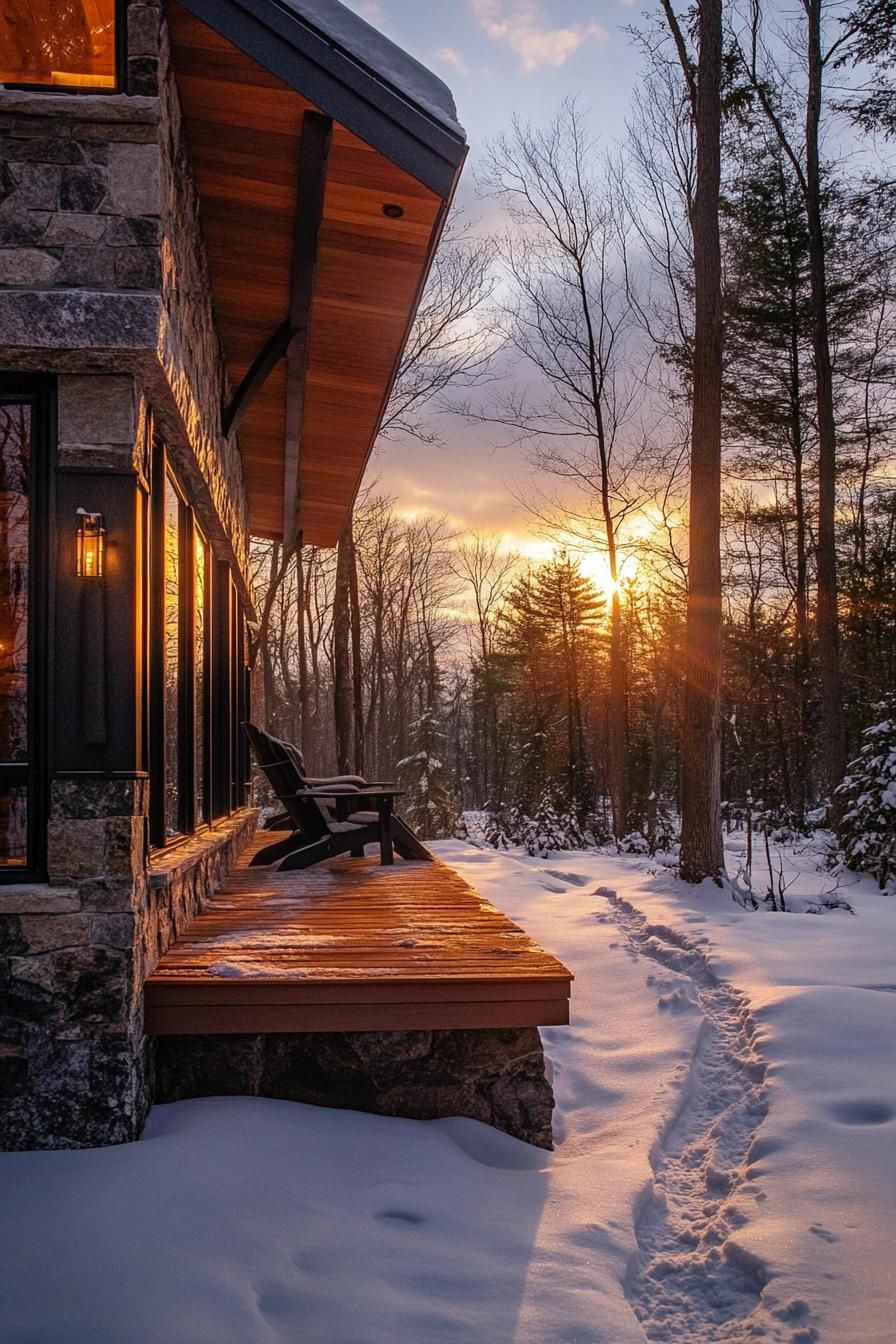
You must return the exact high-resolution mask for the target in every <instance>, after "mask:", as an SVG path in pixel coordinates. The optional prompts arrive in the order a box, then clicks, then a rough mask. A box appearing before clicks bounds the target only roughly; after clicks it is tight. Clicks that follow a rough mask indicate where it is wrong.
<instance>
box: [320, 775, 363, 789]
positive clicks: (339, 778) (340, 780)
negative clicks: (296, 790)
mask: <svg viewBox="0 0 896 1344" xmlns="http://www.w3.org/2000/svg"><path fill="white" fill-rule="evenodd" d="M308 783H309V785H310V786H311V788H312V789H319V788H321V787H322V786H323V785H324V784H351V785H353V786H354V787H355V788H358V789H360V788H365V789H366V787H367V780H366V779H363V778H362V777H361V775H320V776H318V775H315V776H314V777H311V776H309V778H308Z"/></svg>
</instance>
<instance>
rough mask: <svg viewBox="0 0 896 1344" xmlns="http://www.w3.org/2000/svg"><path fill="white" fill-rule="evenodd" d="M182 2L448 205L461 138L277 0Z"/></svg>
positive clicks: (460, 159) (463, 150)
mask: <svg viewBox="0 0 896 1344" xmlns="http://www.w3.org/2000/svg"><path fill="white" fill-rule="evenodd" d="M179 3H180V4H182V5H183V6H184V8H185V9H187V10H189V12H190V13H191V14H193V15H195V17H196V18H198V19H201V20H202V22H203V23H206V24H207V25H208V26H209V27H210V28H212V29H213V30H214V31H215V32H216V33H218V34H219V35H220V36H221V37H224V38H226V39H227V40H228V41H229V42H232V43H233V44H234V45H235V46H237V47H239V48H240V50H241V51H243V52H245V53H246V55H247V56H250V57H251V58H252V59H253V60H255V61H257V62H258V63H259V65H262V66H263V67H264V68H265V69H266V70H268V71H269V72H270V73H271V74H273V75H276V76H277V77H278V79H282V80H283V82H284V83H285V84H288V85H289V86H290V88H293V89H295V91H296V92H297V93H300V94H302V96H303V97H305V98H307V99H308V101H309V102H311V103H313V104H314V105H315V106H316V107H318V108H320V110H321V111H322V112H326V113H327V115H328V116H331V117H333V119H334V120H335V121H338V122H340V123H341V124H342V125H343V126H345V127H346V128H347V129H348V130H350V131H352V132H353V133H354V134H355V135H357V136H359V137H360V138H361V139H362V140H364V141H366V142H367V143H368V144H370V145H371V146H372V147H373V148H374V149H377V150H379V151H380V153H382V154H385V155H386V156H387V157H388V158H389V159H391V160H392V162H393V163H395V164H397V165H398V167H400V168H403V169H404V170H405V172H407V173H409V174H410V175H411V176H412V177H414V178H416V179H417V181H418V182H421V183H422V184H423V185H424V186H426V187H428V188H429V189H430V190H431V191H433V192H435V194H436V195H437V196H439V197H441V199H442V200H443V201H448V200H450V198H451V195H452V194H453V191H454V186H455V183H456V181H457V175H458V172H459V169H460V167H461V165H462V164H463V162H464V159H465V158H466V153H467V145H466V141H465V140H464V138H463V136H462V134H457V135H454V134H452V132H451V130H450V128H449V127H448V126H447V125H446V124H445V123H443V122H442V121H440V120H439V119H437V118H436V117H435V116H434V115H432V114H431V113H429V112H428V111H426V110H425V109H424V108H422V107H420V105H419V104H417V103H415V102H414V101H412V100H411V99H410V98H408V97H407V96H405V95H403V94H401V93H400V91H398V90H397V89H395V88H393V87H392V86H391V85H389V84H387V83H385V82H384V81H383V79H382V78H380V77H379V76H378V75H377V74H376V73H375V72H374V71H372V70H370V69H368V68H367V67H366V66H364V65H363V64H362V63H361V62H360V61H359V60H358V58H357V57H355V56H353V55H351V53H349V52H347V51H345V50H343V49H342V48H341V47H339V46H337V45H336V44H335V43H333V42H331V41H328V40H327V39H326V38H325V37H324V36H322V34H321V33H319V32H318V30H317V29H316V28H314V27H313V26H312V25H311V24H309V23H307V22H306V21H305V20H304V19H302V17H301V16H300V15H299V14H296V13H294V12H293V11H291V10H286V9H284V8H282V7H281V6H280V5H279V4H277V3H276V0H179Z"/></svg>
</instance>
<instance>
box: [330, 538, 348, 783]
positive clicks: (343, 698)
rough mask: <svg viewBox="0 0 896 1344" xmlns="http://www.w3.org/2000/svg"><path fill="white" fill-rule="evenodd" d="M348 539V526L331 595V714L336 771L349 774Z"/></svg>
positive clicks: (337, 556)
mask: <svg viewBox="0 0 896 1344" xmlns="http://www.w3.org/2000/svg"><path fill="white" fill-rule="evenodd" d="M350 536H351V529H350V525H349V524H348V523H347V524H346V527H345V530H344V531H343V533H342V536H341V537H340V538H339V545H338V547H337V548H336V584H335V588H334V592H333V712H334V724H335V729H336V770H337V773H339V774H340V775H347V774H350V773H351V769H352V761H351V756H352V745H353V722H352V720H353V714H352V659H351V541H350V540H349V539H348V538H350Z"/></svg>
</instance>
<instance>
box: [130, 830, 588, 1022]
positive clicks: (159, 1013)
mask: <svg viewBox="0 0 896 1344" xmlns="http://www.w3.org/2000/svg"><path fill="white" fill-rule="evenodd" d="M270 839H271V836H270V834H267V833H259V834H258V835H257V836H256V838H255V839H254V840H253V841H252V843H251V844H250V845H249V846H248V847H247V849H246V850H245V851H244V853H243V855H242V856H241V858H240V860H239V863H238V865H237V867H236V868H235V870H234V872H233V873H232V874H231V876H230V877H229V878H227V879H226V880H225V881H224V882H223V883H222V884H221V886H220V887H219V888H218V890H217V891H216V892H215V894H214V895H213V896H212V898H211V900H210V901H209V903H208V905H207V906H206V908H205V909H204V910H203V911H202V913H201V914H200V915H198V916H197V918H196V919H194V920H193V922H192V923H191V924H190V925H189V926H188V927H187V929H186V930H185V932H184V933H183V934H182V935H181V937H180V938H179V939H178V940H177V942H176V943H175V944H174V945H173V946H172V947H171V948H170V949H169V950H168V952H167V953H166V954H165V956H163V957H162V959H161V961H160V962H159V964H158V966H157V968H156V970H155V972H154V973H153V974H152V975H151V976H150V977H149V979H148V980H147V982H146V1031H147V1033H149V1034H156V1035H181V1034H193V1033H219V1032H250V1033H251V1032H292V1031H296V1032H298V1031H408V1030H421V1031H428V1030H438V1029H448V1028H470V1027H522V1026H548V1025H554V1024H558V1023H566V1022H568V1021H569V993H570V982H571V980H572V976H571V973H570V972H569V971H568V970H567V968H566V967H565V966H564V965H563V964H562V963H561V962H559V961H558V960H557V959H556V958H555V957H553V956H551V955H550V953H548V952H545V951H544V949H543V948H541V947H539V946H538V944H537V943H535V942H533V941H532V939H531V938H530V937H529V936H528V934H526V933H525V932H524V931H523V930H522V929H520V928H519V927H518V926H517V925H516V924H514V923H513V922H512V921H511V920H510V919H508V918H507V916H506V915H504V914H502V913H501V912H500V911H499V910H496V909H495V907H494V906H492V905H491V904H490V903H489V902H488V901H486V900H485V899H484V897H482V896H480V895H479V893H478V892H477V891H476V890H475V889H474V888H473V887H471V886H470V885H469V883H468V882H465V881H464V879H463V878H462V877H460V876H458V874H457V873H455V872H453V871H452V870H451V869H450V868H448V867H447V866H446V865H445V864H443V863H440V862H438V861H437V862H435V863H417V862H412V863H406V862H399V863H397V864H396V865H395V866H394V867H385V868H384V867H381V866H380V864H379V862H378V860H376V859H370V858H364V859H335V860H331V861H330V862H329V863H326V864H321V865H319V866H318V867H316V868H312V869H308V870H305V871H303V872H287V873H280V872H277V871H275V870H271V869H266V868H249V867H248V863H249V860H250V859H251V857H252V855H253V854H254V853H255V852H256V851H257V850H258V849H259V848H261V847H262V846H263V845H265V844H268V843H269V842H270Z"/></svg>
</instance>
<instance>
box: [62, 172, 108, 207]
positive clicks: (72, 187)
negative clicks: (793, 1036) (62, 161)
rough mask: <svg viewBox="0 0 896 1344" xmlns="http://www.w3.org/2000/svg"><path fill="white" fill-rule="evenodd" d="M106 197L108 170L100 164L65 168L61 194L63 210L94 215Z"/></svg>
mask: <svg viewBox="0 0 896 1344" xmlns="http://www.w3.org/2000/svg"><path fill="white" fill-rule="evenodd" d="M105 196H106V170H105V168H104V167H103V166H102V165H100V164H84V165H82V166H80V167H77V168H65V169H63V172H62V183H61V187H60V192H59V204H60V207H61V208H62V209H63V210H67V211H72V212H74V213H77V214H93V212H94V211H95V210H97V209H98V208H99V206H100V204H101V203H102V202H103V200H104V199H105Z"/></svg>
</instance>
